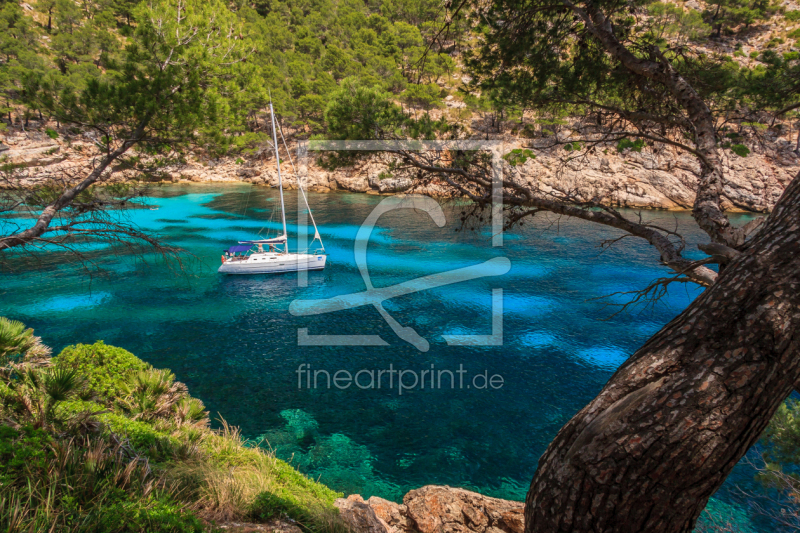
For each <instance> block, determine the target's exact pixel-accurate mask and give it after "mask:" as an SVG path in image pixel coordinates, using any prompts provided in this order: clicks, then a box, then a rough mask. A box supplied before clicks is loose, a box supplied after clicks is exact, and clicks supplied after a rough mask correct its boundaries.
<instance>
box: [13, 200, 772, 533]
mask: <svg viewBox="0 0 800 533" xmlns="http://www.w3.org/2000/svg"><path fill="white" fill-rule="evenodd" d="M382 199H383V198H382V197H375V196H369V195H357V194H327V195H325V194H312V195H311V199H310V201H311V204H312V207H313V208H314V215H315V217H316V219H317V222H318V224H319V226H320V233H321V234H322V238H323V240H324V242H325V246H326V249H327V251H328V253H329V259H328V267H327V268H326V270H325V271H324V272H316V273H310V274H309V275H308V286H307V287H298V280H297V275H295V274H292V275H280V276H267V275H263V276H248V277H235V276H231V277H224V276H221V275H218V274H217V273H216V269H217V267H218V265H219V261H220V252H221V250H222V249H223V248H224V247H227V246H229V245H231V244H234V243H235V242H236V240H237V239H243V238H252V237H255V236H256V235H257V234H258V232H259V231H260V230H262V228H264V227H265V226H266V227H267V228H268V229H269V230H272V231H273V233H274V231H275V230H277V228H278V223H277V218H276V217H271V213H272V209H273V208H274V207H275V206H276V205H277V204H276V201H275V200H276V195H275V192H274V191H271V190H265V189H263V188H251V187H250V186H247V185H224V186H222V185H217V186H196V185H195V186H168V187H163V188H160V189H157V190H155V191H154V193H153V198H152V200H151V203H152V204H154V205H157V206H159V209H158V210H149V209H142V210H136V211H134V212H132V214H131V215H130V216H131V218H132V219H133V220H134V221H135V222H136V223H137V224H139V225H140V226H141V227H143V228H146V229H148V230H152V231H156V232H159V233H160V234H162V235H163V236H164V238H165V240H166V241H168V242H170V243H172V244H175V245H178V246H181V247H183V248H185V249H187V250H189V251H190V252H191V253H192V254H193V257H192V258H190V259H188V260H187V262H186V266H187V273H186V274H178V273H175V272H174V271H171V270H169V269H167V268H166V267H165V266H163V265H162V264H159V263H155V264H150V265H145V264H142V263H141V261H136V260H133V259H131V258H130V257H127V256H113V255H110V254H109V253H108V251H100V252H98V260H99V261H101V262H102V263H103V266H104V269H105V270H104V273H103V274H102V275H95V276H94V277H93V278H92V279H91V281H87V279H86V277H85V276H83V275H82V273H81V270H80V268H79V266H77V265H74V264H71V263H64V262H62V261H61V259H62V258H61V257H60V256H59V255H58V254H56V253H52V254H49V255H48V256H47V261H48V265H47V267H46V268H45V269H43V270H38V271H34V272H31V271H29V270H28V269H27V268H26V266H27V264H26V262H24V261H19V262H16V263H12V264H11V267H12V269H11V270H8V269H6V270H5V271H3V272H2V273H0V315H4V316H9V317H12V318H15V319H19V320H23V321H24V322H26V323H27V324H29V325H30V326H32V327H34V328H36V330H37V334H39V335H41V336H42V337H43V338H44V340H45V342H46V343H47V344H49V345H50V346H52V347H53V348H54V350H55V351H56V352H57V351H58V350H60V349H61V348H63V347H64V346H65V345H67V344H72V343H76V342H86V343H90V342H94V341H95V340H98V339H102V340H105V341H106V342H107V343H109V344H114V345H117V346H122V347H124V348H126V349H128V350H130V351H132V352H134V353H135V354H137V355H138V356H140V357H142V358H143V359H145V360H147V361H149V362H150V363H152V364H153V365H155V366H159V367H169V368H171V369H172V370H173V371H174V372H175V373H176V375H177V376H178V379H180V380H181V381H184V382H186V383H187V384H188V386H189V388H190V391H191V392H192V394H193V395H195V396H198V397H200V398H202V399H203V401H204V402H205V404H206V406H207V407H208V408H209V410H210V411H211V412H212V413H219V414H220V416H222V417H224V418H225V419H226V420H227V421H228V422H230V423H232V424H235V425H239V426H241V427H242V429H243V432H244V433H245V435H247V436H248V437H251V438H263V439H264V445H265V446H266V445H268V446H270V447H272V448H273V449H274V450H275V451H276V453H277V454H278V455H279V456H280V457H282V458H284V459H287V460H291V462H292V463H293V464H294V465H295V466H296V467H298V468H299V469H300V470H301V471H303V472H305V473H307V474H308V475H310V476H312V477H314V478H319V479H320V480H321V481H323V482H324V483H326V484H328V485H330V486H331V487H333V488H335V489H337V490H340V491H343V492H345V493H356V492H357V493H360V494H362V495H363V496H364V497H369V496H371V495H379V496H382V497H384V498H388V499H393V500H399V499H400V498H401V497H402V495H403V494H404V493H405V492H406V491H408V490H410V489H412V488H417V487H419V486H422V485H425V484H448V485H456V486H463V487H466V488H470V489H474V490H478V491H480V492H483V493H486V494H489V495H492V496H496V497H501V498H510V499H517V500H522V499H523V498H524V496H525V492H526V491H527V488H528V485H529V483H530V480H531V478H532V476H533V473H534V471H535V468H536V462H537V460H538V458H539V456H540V455H541V453H542V452H543V451H544V450H545V448H546V446H547V444H548V442H549V441H550V440H551V439H552V438H553V436H554V435H555V434H556V432H557V431H558V429H559V428H560V427H561V426H562V425H563V424H564V423H565V422H566V421H567V420H568V419H569V418H570V417H571V416H572V415H573V414H574V413H575V412H577V411H578V410H579V409H580V408H581V407H583V406H584V405H585V404H586V403H587V402H588V401H589V400H591V399H592V398H593V397H594V396H595V395H596V394H597V392H599V390H600V389H601V387H602V386H603V384H604V383H605V382H606V381H607V380H608V378H609V377H610V376H611V374H612V372H613V371H614V369H615V368H616V367H617V366H618V365H619V364H621V363H622V362H623V361H624V360H625V358H626V357H627V355H629V354H631V353H633V352H634V351H635V350H636V348H638V347H639V346H641V344H642V343H643V342H644V341H645V340H646V339H647V338H648V337H649V336H650V335H652V334H653V333H655V332H656V331H658V329H659V328H660V327H662V326H663V325H664V324H666V323H667V322H668V321H669V320H670V319H672V318H673V317H674V316H675V315H676V314H678V313H679V312H680V311H681V310H682V309H683V308H684V307H685V306H686V305H688V304H689V303H690V302H691V300H692V299H693V298H694V297H696V296H697V294H699V291H698V290H697V289H691V288H689V289H688V290H687V288H685V287H681V288H676V289H674V290H673V291H672V292H671V293H670V294H669V296H668V297H666V298H664V299H663V300H662V302H661V303H659V304H658V305H657V306H656V307H655V308H652V309H647V310H641V309H639V310H634V311H629V312H626V313H623V314H620V315H617V316H615V317H613V318H610V319H609V315H611V313H612V312H613V309H610V308H605V307H603V305H602V304H601V303H599V302H598V301H594V300H592V298H596V297H600V296H604V295H607V294H609V293H613V292H616V291H627V290H634V289H640V288H643V287H644V286H645V285H646V284H647V282H648V281H650V280H652V279H654V278H656V277H658V276H659V275H663V274H664V271H663V269H661V268H660V267H659V266H658V265H657V263H656V255H655V254H654V253H653V251H652V250H651V249H650V247H649V246H648V245H646V244H644V243H641V242H637V241H634V240H632V239H630V240H628V239H626V240H624V241H622V243H620V244H617V245H616V246H615V247H614V248H612V249H611V250H608V251H606V252H604V253H600V249H599V248H598V244H599V243H600V242H601V241H602V240H603V239H608V238H611V237H614V236H617V235H618V234H617V233H616V232H615V231H613V230H610V229H606V228H601V227H598V226H595V225H589V224H585V223H581V222H579V221H570V220H567V219H561V220H555V219H551V220H547V221H546V220H541V221H536V222H534V223H532V224H529V225H526V226H525V227H524V228H523V229H520V230H515V231H514V232H512V233H507V234H506V236H505V246H503V247H502V248H492V246H491V235H490V233H489V231H488V229H487V230H486V231H482V232H467V233H464V232H454V231H453V229H454V227H456V226H454V225H453V223H454V221H456V220H457V219H458V216H459V215H458V212H459V211H460V209H459V208H458V207H456V206H445V207H444V211H445V213H446V214H447V218H448V224H447V225H446V226H445V227H444V228H438V227H436V225H435V224H434V223H433V222H432V221H431V220H430V218H429V217H428V216H427V215H426V214H423V213H420V212H414V211H410V210H402V211H397V212H393V213H389V214H387V215H384V216H383V217H382V218H381V219H380V220H379V223H378V227H377V228H376V229H375V230H374V231H373V234H372V238H371V239H370V246H369V251H368V256H367V257H368V264H369V271H370V275H371V277H372V281H373V283H374V284H375V286H376V287H385V286H388V285H392V284H395V283H399V282H402V281H407V280H410V279H413V278H416V277H419V276H423V275H429V274H433V273H437V272H445V271H448V270H450V269H453V268H461V267H466V266H469V265H473V264H477V263H480V262H483V261H486V260H488V259H491V258H493V257H508V258H509V259H510V261H511V269H510V271H509V272H508V273H507V274H505V275H503V276H499V277H492V278H482V279H477V280H473V281H468V282H464V283H460V284H457V285H450V286H446V287H440V288H437V289H432V290H428V291H425V292H420V293H416V294H409V295H405V296H402V297H398V298H395V299H393V300H390V301H387V302H385V304H384V307H385V308H386V310H387V311H388V312H389V313H390V314H391V315H392V316H393V317H394V318H395V319H396V320H397V321H398V322H399V323H400V324H402V325H403V326H408V327H413V328H414V329H415V330H416V331H417V333H419V334H420V335H421V336H423V337H424V338H426V339H427V340H428V341H429V342H430V350H429V351H427V352H420V351H419V350H417V349H416V348H414V347H413V346H411V345H410V344H408V343H406V342H404V341H402V340H401V339H399V338H398V337H397V336H396V335H395V334H394V332H393V331H392V330H391V328H390V327H389V326H388V325H387V324H386V322H384V320H383V319H382V318H381V317H380V315H379V314H378V312H377V311H376V310H375V309H374V308H373V307H371V306H366V307H360V308H356V309H351V310H346V311H339V312H336V313H332V314H327V315H321V316H311V317H295V316H292V315H291V314H290V313H289V312H288V308H289V305H290V303H291V302H292V301H293V300H295V299H297V298H302V299H314V298H327V297H331V296H335V295H341V294H348V293H351V292H356V291H362V290H364V289H365V284H364V281H363V280H362V278H361V276H360V274H359V272H358V270H357V268H356V265H355V261H354V254H353V245H354V240H355V237H356V233H357V231H358V228H359V226H360V224H361V223H362V222H363V221H364V219H365V218H366V217H367V215H368V214H369V213H370V212H371V210H372V209H373V208H374V207H375V206H376V205H377V204H378V203H379V202H380V201H381V200H382ZM295 206H296V198H295V196H294V194H293V193H289V194H288V197H287V209H288V211H287V212H288V213H289V219H290V220H289V222H290V229H289V232H290V234H291V235H294V234H295V233H296V231H297V230H296V227H295V226H293V225H292V224H293V222H294V218H295V217H294V214H295V212H296V209H295ZM647 216H649V217H655V218H657V219H659V220H661V222H662V223H664V224H670V225H674V224H676V223H677V224H678V225H679V226H680V227H681V228H682V230H683V231H684V232H685V234H686V236H687V238H688V239H689V249H690V250H692V249H696V247H695V246H694V245H695V244H696V243H697V242H700V241H701V240H702V239H701V236H700V233H699V231H698V230H697V229H696V228H695V227H694V225H693V224H692V222H691V218H690V216H689V215H688V214H683V213H679V214H672V213H650V214H648V215H647ZM271 218H272V219H273V220H272V221H270V219H271ZM738 218H742V219H745V218H747V216H746V215H741V216H739V217H738ZM743 221H744V220H741V221H739V222H743ZM554 222H555V223H554ZM262 235H263V232H262ZM290 244H291V243H290ZM291 247H292V249H294V245H293V244H291ZM690 255H691V254H690ZM494 288H502V289H503V291H504V314H503V345H502V346H492V347H466V346H461V347H456V346H448V345H447V344H446V343H445V341H444V339H443V338H442V335H443V334H445V335H447V334H481V335H488V334H489V333H491V327H492V326H491V324H492V323H491V303H492V297H491V294H492V289H494ZM614 299H615V300H619V299H620V298H619V297H615V298H614ZM298 328H308V332H309V333H310V334H312V335H322V334H329V335H333V334H337V335H342V334H351V335H353V334H358V335H380V336H381V337H382V338H383V339H384V340H385V341H386V342H387V343H388V346H348V347H345V346H330V347H329V346H298ZM302 364H305V365H307V366H306V367H304V368H311V369H312V371H313V370H325V371H327V372H329V373H330V374H331V375H332V374H333V373H334V372H336V371H338V370H344V371H348V372H350V374H351V375H355V374H356V373H357V372H358V371H359V370H362V369H369V370H375V371H377V370H386V369H389V368H390V365H392V367H391V368H394V369H398V370H413V371H416V372H418V373H420V372H421V371H423V370H427V369H431V368H434V369H436V370H449V371H451V372H454V373H455V372H456V371H457V370H459V368H462V369H463V370H464V371H465V373H464V374H462V375H463V376H465V377H464V381H463V383H464V384H465V386H464V387H461V388H459V387H458V384H456V388H455V389H453V388H452V387H451V386H449V384H450V383H451V381H450V378H449V377H447V374H444V378H443V379H442V382H443V386H442V387H441V388H439V389H436V388H433V389H431V387H425V388H424V389H422V388H420V387H419V386H418V387H416V388H415V389H414V390H404V391H403V392H402V394H399V390H398V388H397V384H396V383H395V386H394V387H393V388H387V387H386V380H388V375H386V376H385V377H384V378H383V379H384V381H383V382H382V388H381V389H377V388H374V387H373V388H371V389H367V390H362V389H361V388H359V387H358V386H355V385H351V386H350V387H349V388H347V389H345V390H338V389H337V388H336V387H331V388H330V389H328V388H327V387H326V380H325V378H324V374H319V380H318V388H316V389H309V388H308V387H307V384H308V382H306V381H304V379H305V378H304V377H303V376H305V374H302V373H301V374H300V375H298V367H299V366H300V365H302ZM459 365H462V366H459ZM484 372H486V373H487V376H492V375H495V374H496V375H499V376H502V378H503V386H502V388H498V389H493V388H491V387H480V385H481V384H482V383H483V381H482V380H481V379H478V381H477V382H476V381H471V380H474V379H475V375H476V374H482V373H484ZM410 376H411V375H410V374H408V375H407V381H406V383H410V382H411V381H410V380H411V377H410ZM299 377H300V378H303V379H300V380H298V378H299ZM361 377H362V380H361V382H360V383H361V384H362V385H363V384H365V383H368V381H369V380H368V376H367V375H366V374H364V375H362V376H361ZM455 379H456V380H457V379H458V378H457V374H456V378H455ZM298 381H300V383H298ZM470 383H472V384H477V385H479V386H478V387H477V388H476V387H475V386H472V387H470V388H466V385H469V384H470ZM495 383H497V382H496V381H495ZM298 384H300V385H301V387H300V388H298ZM734 483H738V484H740V485H743V486H745V487H749V488H751V489H755V488H757V487H756V486H755V485H753V482H752V471H751V470H749V469H748V468H746V467H744V466H741V467H737V470H736V471H735V473H734V475H733V476H731V479H730V480H729V481H728V483H727V484H726V486H725V488H723V489H722V490H721V491H720V493H718V495H717V496H716V498H715V499H714V500H712V503H711V504H710V508H712V509H713V510H714V512H715V513H721V514H723V515H734V516H735V520H736V522H737V523H738V524H739V526H740V528H741V529H742V531H760V530H764V531H766V530H768V529H765V528H766V527H767V526H765V525H763V524H760V522H759V519H758V518H757V517H753V516H750V515H749V514H748V513H749V510H748V508H747V507H746V506H743V505H741V503H740V502H738V500H737V499H736V498H735V497H734V495H733V493H734V490H733V484H734Z"/></svg>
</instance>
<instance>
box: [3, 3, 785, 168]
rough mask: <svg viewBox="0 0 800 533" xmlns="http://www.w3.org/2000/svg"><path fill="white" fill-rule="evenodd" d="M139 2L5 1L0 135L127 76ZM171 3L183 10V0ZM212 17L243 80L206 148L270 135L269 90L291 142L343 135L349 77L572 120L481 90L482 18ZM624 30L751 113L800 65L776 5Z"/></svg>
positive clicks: (520, 119)
mask: <svg viewBox="0 0 800 533" xmlns="http://www.w3.org/2000/svg"><path fill="white" fill-rule="evenodd" d="M144 4H147V5H150V6H151V7H152V6H154V5H156V6H157V5H159V4H158V2H150V3H147V2H145V3H142V5H144ZM142 5H140V4H139V2H136V1H131V0H101V1H76V0H37V1H36V2H33V1H31V2H16V1H8V0H5V1H4V2H3V3H2V8H0V29H2V35H0V93H2V101H0V104H2V105H0V115H2V117H3V119H4V124H3V126H8V125H17V126H19V127H29V128H30V127H36V126H42V125H43V124H44V122H46V121H48V120H49V119H56V120H58V119H59V118H60V117H59V112H58V110H59V109H61V108H62V107H63V106H64V104H65V103H66V100H67V99H68V95H73V97H75V98H78V96H77V95H80V94H81V92H82V91H83V90H84V89H85V88H86V87H87V85H88V84H90V83H91V82H109V83H114V81H115V80H117V79H119V78H120V77H126V76H131V75H132V73H131V72H130V61H131V57H130V56H131V53H132V50H133V49H134V48H135V47H136V46H142V44H143V43H142V39H136V38H135V35H136V31H137V28H139V29H140V30H141V27H140V25H139V21H140V20H143V19H142V17H147V16H148V14H147V12H146V10H145V9H144V8H143V7H142ZM176 5H177V6H182V7H179V8H178V9H184V10H188V11H186V13H189V14H192V9H193V7H192V5H191V4H187V3H185V2H183V3H182V2H178V3H177V4H176ZM164 6H166V7H165V9H172V8H171V7H169V3H165V4H164ZM219 10H226V11H229V12H231V13H232V14H233V15H234V17H235V20H234V23H233V26H231V28H234V29H235V32H236V34H235V35H234V36H233V37H234V38H235V39H237V40H238V41H240V42H241V43H242V45H243V46H242V50H241V53H242V55H243V56H244V57H245V58H246V59H245V61H244V63H245V64H244V65H239V66H238V67H237V68H239V69H244V70H246V75H243V73H241V72H240V73H239V74H235V73H233V72H230V73H228V74H227V75H225V74H223V79H222V80H221V83H220V84H219V85H218V86H217V87H215V88H214V89H215V92H216V93H217V96H218V97H219V98H218V99H217V101H216V110H215V113H216V114H215V117H214V120H215V121H216V122H217V124H216V128H218V129H220V130H222V131H224V133H225V135H209V136H208V138H207V139H206V141H207V147H209V148H212V149H213V150H215V151H218V152H219V151H221V152H225V151H232V152H241V151H242V150H254V149H256V148H257V147H258V146H260V144H261V141H264V140H266V139H267V135H266V132H268V131H269V130H268V123H267V113H266V111H267V104H268V101H269V97H270V93H271V96H272V99H273V101H274V103H275V106H276V109H277V110H278V112H279V114H280V117H281V121H282V124H283V125H284V127H289V130H290V131H291V133H292V134H294V135H295V136H298V137H300V138H307V137H308V136H311V135H313V134H323V135H325V136H331V135H334V136H338V137H342V135H343V133H344V132H342V131H337V127H338V126H337V124H336V123H335V122H336V121H335V119H334V118H333V117H334V115H335V112H333V111H331V110H330V109H328V114H327V115H326V109H327V108H329V107H330V106H335V105H336V96H337V95H341V94H342V92H343V87H344V86H343V85H342V84H343V83H344V81H345V80H348V79H349V84H350V86H354V85H361V86H366V87H370V88H372V89H375V90H378V91H380V92H381V93H382V95H384V96H385V98H387V99H389V100H391V101H393V102H395V103H396V104H398V105H400V106H402V107H403V109H404V110H405V112H406V113H408V114H410V115H412V116H414V117H416V116H418V115H419V113H428V114H430V115H431V116H433V117H434V118H437V119H439V118H445V119H447V120H448V122H450V123H459V124H462V125H464V126H466V128H467V129H468V130H470V129H471V130H480V131H495V132H497V133H500V132H502V131H504V130H506V129H509V128H510V130H511V131H512V132H514V133H516V134H518V135H521V136H525V137H533V136H538V135H546V134H547V132H549V131H552V130H553V127H554V126H555V127H557V126H558V124H560V123H564V118H565V117H568V116H570V115H576V116H580V115H582V109H581V107H580V106H576V105H570V104H565V105H563V106H557V107H556V108H550V109H538V110H536V112H533V111H532V110H530V109H527V110H526V109H523V108H522V107H521V106H520V105H519V103H518V102H516V101H515V98H513V97H511V96H509V94H507V93H508V92H507V91H504V90H503V88H502V87H501V86H500V87H498V86H497V84H495V85H494V86H493V88H492V89H491V90H488V89H484V90H480V89H479V84H480V81H481V78H482V77H485V75H486V70H485V69H481V68H479V65H476V64H473V63H470V58H471V55H470V51H471V50H473V49H474V48H475V47H476V46H477V45H479V44H480V42H481V41H482V38H481V31H483V30H480V29H478V30H477V31H476V30H475V29H474V28H479V26H480V24H481V20H482V19H481V16H480V14H479V13H476V12H474V11H469V10H467V9H465V10H464V11H463V12H461V13H459V14H457V15H456V16H455V17H453V16H452V11H451V13H450V15H449V16H447V20H448V21H449V22H450V25H449V26H448V30H447V31H446V32H441V29H442V26H443V24H444V22H445V19H446V15H445V7H444V6H443V4H442V3H441V2H439V1H438V0H387V1H380V0H369V1H366V2H364V1H359V0H302V1H299V2H289V1H284V0H270V1H267V0H258V1H256V2H243V1H237V2H231V3H229V4H227V5H224V7H223V4H217V3H215V2H209V3H208V7H207V9H206V10H205V11H203V12H199V11H197V12H196V13H194V14H195V15H198V16H204V17H208V18H211V19H214V18H215V17H221V14H220V13H219ZM643 15H644V18H642V16H643ZM222 18H224V17H221V19H222ZM229 31H230V30H229ZM631 31H639V32H641V31H647V32H652V33H654V34H656V35H657V37H658V38H659V39H661V41H662V43H663V45H664V46H667V45H673V46H674V45H676V44H680V43H682V42H692V43H694V44H695V45H696V46H699V47H700V48H701V49H704V50H706V52H707V53H708V54H709V55H713V56H718V57H720V58H722V60H723V61H727V66H726V67H725V68H724V69H723V70H722V74H723V77H722V78H720V77H718V76H717V78H716V79H715V80H713V82H712V80H709V83H713V84H716V85H717V87H715V89H716V91H717V92H718V93H719V98H721V99H724V98H728V99H732V98H736V99H737V102H741V101H742V100H741V95H742V93H752V94H754V96H753V97H752V98H753V99H757V98H758V99H760V100H763V101H762V102H759V103H760V104H761V105H762V107H763V105H764V104H766V105H769V98H770V95H769V94H766V93H765V91H764V90H763V89H764V87H765V86H768V85H765V84H764V83H763V80H764V78H765V77H767V78H768V77H769V76H771V75H774V72H776V71H777V70H782V69H783V70H785V69H787V68H792V67H793V64H794V63H795V62H797V60H798V57H800V46H798V44H797V42H798V40H800V11H796V10H793V8H792V7H791V5H789V7H786V6H785V5H779V4H778V3H777V2H775V1H773V0H717V1H714V2H708V3H701V2H697V1H694V0H692V1H690V2H685V3H681V2H648V3H646V4H645V7H644V9H643V10H640V12H638V13H637V15H636V19H635V20H634V21H633V23H632V24H631ZM144 44H145V46H146V41H145V43H144ZM156 52H157V51H156ZM145 55H146V54H145ZM156 55H157V53H156ZM134 60H135V58H134ZM142 61H144V55H143V56H142ZM200 64H201V65H202V64H203V60H202V59H201V61H200ZM495 67H496V65H493V66H491V67H490V70H491V69H493V68H495ZM231 68H232V67H231ZM481 71H482V73H481ZM716 74H719V72H717V73H716ZM473 78H474V79H473ZM776 89H777V88H776ZM512 92H513V91H512ZM756 93H758V94H757V95H756ZM154 98H155V97H154ZM59 99H61V101H58V100H59ZM108 103H109V105H112V104H113V102H112V101H109V102H108ZM60 106H61V107H60ZM526 112H527V113H526ZM63 118H64V119H65V120H67V119H68V120H70V121H71V122H78V123H79V122H80V120H75V119H76V117H74V116H69V117H66V116H65V117H63ZM31 121H34V122H33V125H32V124H31ZM85 122H86V123H87V124H88V123H92V120H90V119H89V118H88V117H87V120H86V121H85ZM77 128H78V129H76V130H75V132H76V133H77V131H78V130H79V129H80V125H79V124H78V126H77ZM205 129H206V130H209V129H213V128H208V127H206V128H205ZM51 131H52V130H51ZM54 133H55V132H54ZM206 133H207V132H206ZM732 144H736V143H732Z"/></svg>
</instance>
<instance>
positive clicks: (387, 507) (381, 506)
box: [367, 496, 416, 533]
mask: <svg viewBox="0 0 800 533" xmlns="http://www.w3.org/2000/svg"><path fill="white" fill-rule="evenodd" d="M367 503H368V504H369V506H370V507H371V508H372V510H373V511H375V515H376V516H377V517H378V518H380V519H381V520H382V521H383V522H384V523H385V524H386V525H387V526H388V528H389V533H411V532H414V531H416V530H415V529H414V522H413V521H412V520H411V519H410V518H409V517H408V508H407V507H406V506H405V505H402V504H399V503H394V502H390V501H389V500H384V499H383V498H378V497H377V496H372V497H371V498H370V499H369V500H367Z"/></svg>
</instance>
